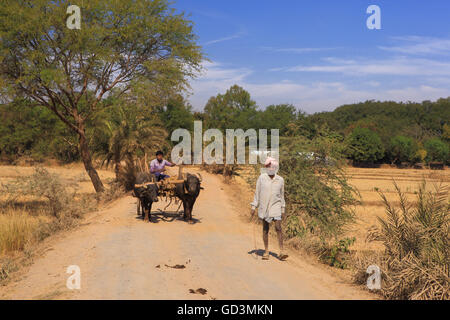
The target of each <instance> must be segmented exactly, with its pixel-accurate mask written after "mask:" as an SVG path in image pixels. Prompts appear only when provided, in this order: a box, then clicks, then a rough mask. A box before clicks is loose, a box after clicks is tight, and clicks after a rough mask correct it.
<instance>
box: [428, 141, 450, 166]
mask: <svg viewBox="0 0 450 320" xmlns="http://www.w3.org/2000/svg"><path fill="white" fill-rule="evenodd" d="M424 147H425V150H427V158H426V159H427V161H442V162H444V163H446V162H447V161H448V158H449V155H450V148H449V145H448V144H447V143H445V142H444V141H442V140H441V139H439V138H431V139H429V140H427V141H425V143H424Z"/></svg>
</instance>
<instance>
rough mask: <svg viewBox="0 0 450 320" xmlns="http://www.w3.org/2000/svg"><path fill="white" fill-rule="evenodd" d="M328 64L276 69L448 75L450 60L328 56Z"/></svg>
mask: <svg viewBox="0 0 450 320" xmlns="http://www.w3.org/2000/svg"><path fill="white" fill-rule="evenodd" d="M324 61H326V62H328V63H327V64H322V65H313V66H305V65H298V66H295V67H288V68H276V69H272V70H275V71H288V72H320V73H326V72H327V73H342V74H347V75H354V76H367V75H397V76H448V75H450V62H447V61H446V62H441V61H436V60H430V59H417V58H407V57H396V58H390V59H380V60H363V59H361V60H342V59H337V58H327V59H324Z"/></svg>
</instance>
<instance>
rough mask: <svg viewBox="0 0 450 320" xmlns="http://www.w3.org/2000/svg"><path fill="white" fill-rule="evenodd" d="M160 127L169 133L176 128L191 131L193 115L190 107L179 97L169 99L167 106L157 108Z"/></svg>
mask: <svg viewBox="0 0 450 320" xmlns="http://www.w3.org/2000/svg"><path fill="white" fill-rule="evenodd" d="M158 113H159V117H160V118H161V122H162V125H163V126H164V127H165V128H166V130H167V131H168V132H169V133H171V132H173V131H174V130H176V129H178V128H182V129H187V130H193V127H194V115H193V114H192V112H191V106H190V105H189V104H188V103H187V102H186V101H185V100H184V98H183V97H182V96H180V95H178V96H176V97H173V98H170V99H169V101H168V102H167V105H166V106H164V107H161V108H158Z"/></svg>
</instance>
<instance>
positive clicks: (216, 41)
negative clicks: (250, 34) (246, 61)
mask: <svg viewBox="0 0 450 320" xmlns="http://www.w3.org/2000/svg"><path fill="white" fill-rule="evenodd" d="M244 35H245V32H244V31H243V30H241V31H239V32H237V33H235V34H232V35H230V36H227V37H223V38H219V39H214V40H210V41H208V42H205V43H204V44H203V45H204V46H209V45H211V44H215V43H220V42H224V41H230V40H233V39H238V38H241V37H242V36H244Z"/></svg>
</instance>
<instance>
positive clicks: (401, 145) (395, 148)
mask: <svg viewBox="0 0 450 320" xmlns="http://www.w3.org/2000/svg"><path fill="white" fill-rule="evenodd" d="M417 151H418V147H417V144H416V143H415V141H414V140H413V139H412V138H409V137H405V136H395V137H394V138H392V139H391V143H390V149H389V153H390V156H391V159H392V162H414V161H415V160H416V158H417V156H416V154H417Z"/></svg>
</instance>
